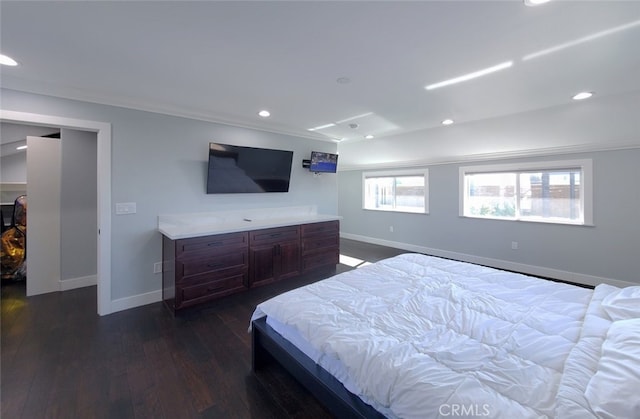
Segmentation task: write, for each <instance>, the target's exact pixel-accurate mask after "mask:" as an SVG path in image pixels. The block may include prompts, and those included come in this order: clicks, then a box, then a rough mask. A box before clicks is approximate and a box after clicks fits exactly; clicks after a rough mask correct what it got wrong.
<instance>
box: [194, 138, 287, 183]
mask: <svg viewBox="0 0 640 419" xmlns="http://www.w3.org/2000/svg"><path fill="white" fill-rule="evenodd" d="M292 160H293V151H287V150H273V149H267V148H255V147H243V146H237V145H229V144H218V143H209V166H208V171H207V193H208V194H221V193H260V192H288V191H289V180H290V176H291V162H292Z"/></svg>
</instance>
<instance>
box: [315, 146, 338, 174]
mask: <svg viewBox="0 0 640 419" xmlns="http://www.w3.org/2000/svg"><path fill="white" fill-rule="evenodd" d="M309 170H310V171H312V172H316V173H321V172H322V173H335V172H336V171H337V170H338V155H337V154H332V153H323V152H321V151H312V152H311V164H310V165H309Z"/></svg>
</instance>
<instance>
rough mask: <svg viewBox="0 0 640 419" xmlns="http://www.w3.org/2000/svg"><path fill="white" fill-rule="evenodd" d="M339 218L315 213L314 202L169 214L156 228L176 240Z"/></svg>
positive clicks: (162, 218)
mask: <svg viewBox="0 0 640 419" xmlns="http://www.w3.org/2000/svg"><path fill="white" fill-rule="evenodd" d="M341 218H342V217H340V216H337V215H325V214H318V213H317V212H316V209H315V206H308V207H285V208H259V209H249V210H237V211H236V210H233V211H217V212H208V213H191V214H172V215H160V216H158V231H159V232H160V233H162V234H163V235H165V236H166V237H168V238H169V239H171V240H177V239H186V238H192V237H201V236H209V235H213V234H224V233H235V232H240V231H249V230H259V229H263V228H274V227H285V226H290V225H297V224H308V223H320V222H324V221H334V220H340V219H341Z"/></svg>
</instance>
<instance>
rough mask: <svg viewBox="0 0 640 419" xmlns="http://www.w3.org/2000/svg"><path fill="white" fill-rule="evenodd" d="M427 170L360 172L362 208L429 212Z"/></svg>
mask: <svg viewBox="0 0 640 419" xmlns="http://www.w3.org/2000/svg"><path fill="white" fill-rule="evenodd" d="M428 173H429V172H428V170H426V169H421V170H396V171H388V172H365V173H363V174H362V190H363V205H362V207H363V208H364V209H368V210H377V211H396V212H415V213H422V214H427V213H428V212H429V194H428V179H429V176H428Z"/></svg>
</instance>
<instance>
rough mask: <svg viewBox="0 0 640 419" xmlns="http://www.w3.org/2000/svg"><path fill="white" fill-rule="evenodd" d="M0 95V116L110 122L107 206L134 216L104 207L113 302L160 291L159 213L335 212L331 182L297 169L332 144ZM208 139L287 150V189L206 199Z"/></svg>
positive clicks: (109, 108) (21, 95) (12, 93)
mask: <svg viewBox="0 0 640 419" xmlns="http://www.w3.org/2000/svg"><path fill="white" fill-rule="evenodd" d="M1 94H2V109H4V110H12V111H20V112H30V113H36V114H44V115H56V116H61V117H66V118H76V119H85V120H91V121H100V122H108V123H110V124H111V127H112V160H111V171H112V172H111V174H112V176H111V177H112V178H111V182H112V190H111V199H112V203H113V205H114V207H115V204H116V203H118V202H136V203H137V213H136V214H131V215H117V216H116V215H115V211H114V208H112V211H113V212H112V215H111V225H112V236H111V242H112V243H111V295H112V299H113V300H117V299H122V298H126V297H134V296H136V295H140V294H145V293H149V292H153V291H158V290H160V289H161V275H157V274H153V264H154V263H155V262H159V261H161V260H162V257H161V255H162V249H161V237H160V234H159V233H158V232H157V217H158V215H159V214H175V213H189V212H203V211H215V210H223V209H224V210H229V209H235V208H260V207H280V206H297V205H317V206H318V211H319V212H322V213H325V214H337V212H338V204H337V176H336V175H322V176H320V177H316V176H313V174H312V173H310V172H309V171H308V170H306V169H303V168H302V159H308V158H309V155H310V154H311V151H312V150H318V151H326V152H334V153H335V152H336V149H337V146H336V145H335V144H334V143H331V142H324V141H314V140H309V139H304V138H297V137H291V136H286V135H280V134H273V133H268V132H262V131H257V130H251V129H245V128H238V127H232V126H227V125H222V124H216V123H212V122H205V121H197V120H191V119H186V118H180V117H172V116H166V115H161V114H157V113H150V112H143V111H137V110H131V109H125V108H120V107H114V106H106V105H98V104H94V103H86V102H80V101H73V100H67V99H61V98H55V97H50V96H42V95H34V94H29V93H24V92H17V91H13V90H7V89H3V90H2V91H1ZM210 141H216V142H221V143H229V144H237V145H249V146H255V147H265V148H280V149H287V150H292V151H294V156H293V169H292V174H291V176H292V178H291V186H290V191H289V192H288V193H276V194H246V195H237V194H234V195H207V194H206V193H205V180H206V162H207V156H208V154H207V153H208V143H209V142H210Z"/></svg>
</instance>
